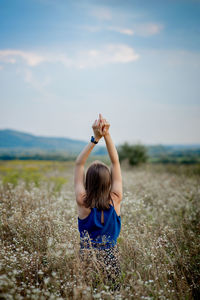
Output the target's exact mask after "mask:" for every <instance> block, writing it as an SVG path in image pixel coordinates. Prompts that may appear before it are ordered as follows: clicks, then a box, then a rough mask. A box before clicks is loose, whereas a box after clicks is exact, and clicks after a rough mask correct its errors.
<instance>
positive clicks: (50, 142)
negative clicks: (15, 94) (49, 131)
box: [0, 129, 106, 155]
mask: <svg viewBox="0 0 200 300" xmlns="http://www.w3.org/2000/svg"><path fill="white" fill-rule="evenodd" d="M86 144H87V142H85V141H80V140H75V139H69V138H61V137H43V136H36V135H33V134H29V133H24V132H21V131H17V130H11V129H4V130H0V152H1V153H2V152H12V153H19V152H22V151H23V152H25V153H37V152H39V153H41V152H51V153H55V152H63V151H66V154H77V153H79V152H80V151H81V150H82V149H83V147H84V146H85V145H86ZM93 153H95V154H96V155H100V154H105V153H106V149H105V147H102V146H99V147H98V148H95V149H94V151H93Z"/></svg>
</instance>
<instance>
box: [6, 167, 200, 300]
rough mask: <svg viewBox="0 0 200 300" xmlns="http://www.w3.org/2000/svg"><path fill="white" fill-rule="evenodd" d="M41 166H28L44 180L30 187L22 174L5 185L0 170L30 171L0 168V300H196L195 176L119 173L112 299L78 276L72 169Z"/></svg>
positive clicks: (199, 271) (199, 252) (199, 189)
mask: <svg viewBox="0 0 200 300" xmlns="http://www.w3.org/2000/svg"><path fill="white" fill-rule="evenodd" d="M43 163H44V164H45V162H40V163H39V165H38V163H37V162H35V163H33V162H32V163H31V164H32V168H33V167H34V166H35V167H37V172H38V169H39V174H42V176H41V178H40V180H39V182H37V183H35V182H34V180H30V181H29V182H28V185H27V182H26V180H25V178H24V177H23V176H24V175H23V174H24V173H21V174H22V177H20V175H19V177H18V180H17V183H16V182H15V183H9V182H8V181H5V180H4V178H5V177H6V176H8V174H7V173H6V171H5V167H7V168H11V169H12V170H9V172H11V171H16V169H18V170H19V169H23V170H24V169H26V168H30V167H31V166H30V165H28V164H27V165H26V167H25V165H24V163H22V162H20V164H22V165H19V163H16V162H15V163H14V165H13V164H12V162H9V164H6V165H5V164H4V165H3V166H0V172H1V184H0V299H198V296H199V293H200V284H199V279H200V235H199V233H200V232H199V228H200V227H199V226H200V223H199V220H200V204H199V203H200V202H199V201H200V185H199V176H196V175H195V173H194V174H193V176H190V175H191V174H190V173H189V174H190V175H189V176H188V175H187V173H181V172H177V173H175V172H171V171H169V170H166V169H165V168H164V167H163V168H162V167H160V168H159V170H158V169H157V167H156V168H155V166H150V165H149V166H148V167H146V166H142V167H139V168H133V169H131V168H129V169H125V168H123V170H122V175H123V190H124V196H123V201H122V205H121V220H122V231H121V233H120V237H119V239H118V246H119V252H120V261H121V268H122V278H121V290H120V291H117V292H114V291H112V290H110V289H109V286H108V285H106V284H102V281H99V284H97V285H96V287H94V285H93V282H92V280H93V277H92V276H91V277H90V276H87V277H85V273H84V270H83V269H81V265H80V261H79V233H78V229H77V211H76V204H75V198H74V191H73V163H68V162H65V163H57V164H54V163H53V162H52V164H51V163H49V162H48V165H46V166H45V167H44V168H42V166H44V165H43ZM34 164H35V165H34ZM1 167H2V168H4V169H2V171H1ZM188 168H189V167H188ZM29 171H30V172H36V170H35V169H32V171H31V170H29ZM51 178H54V180H51ZM55 178H65V179H66V181H63V180H61V179H55ZM48 179H49V180H48ZM58 185H59V187H57V186H58ZM56 187H57V188H56ZM93 271H94V270H93ZM97 275H98V274H97ZM86 278H87V280H86Z"/></svg>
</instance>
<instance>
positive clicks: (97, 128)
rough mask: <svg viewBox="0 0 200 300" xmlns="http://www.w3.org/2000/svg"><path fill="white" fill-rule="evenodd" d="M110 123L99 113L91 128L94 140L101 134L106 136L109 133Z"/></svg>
mask: <svg viewBox="0 0 200 300" xmlns="http://www.w3.org/2000/svg"><path fill="white" fill-rule="evenodd" d="M109 128H110V124H109V122H108V121H107V120H106V119H103V117H102V115H101V114H99V119H98V120H95V121H94V123H93V125H92V129H93V132H94V137H95V140H96V141H99V140H100V139H101V138H102V136H106V135H107V134H108V133H109Z"/></svg>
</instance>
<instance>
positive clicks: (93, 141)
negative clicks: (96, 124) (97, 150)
mask: <svg viewBox="0 0 200 300" xmlns="http://www.w3.org/2000/svg"><path fill="white" fill-rule="evenodd" d="M90 142H92V143H94V144H98V142H97V141H95V138H94V136H91V140H90Z"/></svg>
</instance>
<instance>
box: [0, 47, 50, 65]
mask: <svg viewBox="0 0 200 300" xmlns="http://www.w3.org/2000/svg"><path fill="white" fill-rule="evenodd" d="M19 57H20V58H22V59H23V60H25V62H26V63H27V65H29V66H31V67H34V66H37V65H38V64H40V63H41V62H43V61H45V60H46V59H45V57H43V56H41V55H38V54H36V53H33V52H26V51H21V50H9V49H8V50H1V51H0V61H2V62H5V63H12V64H15V63H16V62H17V58H19Z"/></svg>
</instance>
